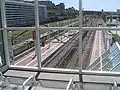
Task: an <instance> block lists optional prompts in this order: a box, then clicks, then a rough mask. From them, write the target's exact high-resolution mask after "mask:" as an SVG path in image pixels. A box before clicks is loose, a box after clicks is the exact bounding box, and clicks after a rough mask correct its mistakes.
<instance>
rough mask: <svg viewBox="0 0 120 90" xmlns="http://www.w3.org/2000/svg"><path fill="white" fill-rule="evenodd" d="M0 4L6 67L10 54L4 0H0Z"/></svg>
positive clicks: (8, 63)
mask: <svg viewBox="0 0 120 90" xmlns="http://www.w3.org/2000/svg"><path fill="white" fill-rule="evenodd" d="M0 1H1V2H0V6H1V18H2V28H3V29H4V30H3V38H4V47H5V48H4V50H5V59H6V64H7V65H8V67H9V66H10V55H9V49H8V34H7V29H6V28H7V22H6V10H5V0H0Z"/></svg>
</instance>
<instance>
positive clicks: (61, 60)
mask: <svg viewBox="0 0 120 90" xmlns="http://www.w3.org/2000/svg"><path fill="white" fill-rule="evenodd" d="M87 33H88V32H84V33H83V38H85V36H86V35H87ZM78 40H79V34H78V33H77V34H75V35H74V36H73V37H72V38H71V39H70V40H69V41H68V42H67V43H66V44H64V45H63V46H62V47H61V48H60V49H59V50H57V51H56V52H55V53H54V54H53V55H52V56H51V57H50V58H48V59H46V60H44V62H42V66H43V67H56V68H65V67H66V66H67V64H68V63H69V62H70V61H71V58H72V57H73V55H74V53H76V50H77V48H76V47H78ZM83 46H84V45H83Z"/></svg>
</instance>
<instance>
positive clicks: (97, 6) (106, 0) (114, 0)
mask: <svg viewBox="0 0 120 90" xmlns="http://www.w3.org/2000/svg"><path fill="white" fill-rule="evenodd" d="M30 1H32V0H30ZM52 1H53V2H54V3H55V4H59V3H60V2H61V3H65V5H66V8H68V7H72V6H73V7H75V8H76V9H78V8H79V5H78V4H79V0H52ZM82 2H83V8H84V10H98V11H100V10H101V9H104V10H105V11H116V10H117V9H120V0H82Z"/></svg>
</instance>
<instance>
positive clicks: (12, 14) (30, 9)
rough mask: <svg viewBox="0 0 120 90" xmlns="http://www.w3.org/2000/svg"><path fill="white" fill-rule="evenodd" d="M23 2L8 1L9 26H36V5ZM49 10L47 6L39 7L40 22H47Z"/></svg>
mask: <svg viewBox="0 0 120 90" xmlns="http://www.w3.org/2000/svg"><path fill="white" fill-rule="evenodd" d="M19 1H22V0H14V1H13V0H11V1H10V0H6V3H5V6H6V18H7V25H8V26H34V25H35V14H34V5H33V4H32V3H27V2H19ZM46 12H47V8H46V6H45V5H39V18H40V22H44V21H46V18H47V13H46Z"/></svg>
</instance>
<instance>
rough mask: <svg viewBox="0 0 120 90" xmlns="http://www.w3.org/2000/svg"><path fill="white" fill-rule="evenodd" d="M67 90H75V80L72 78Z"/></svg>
mask: <svg viewBox="0 0 120 90" xmlns="http://www.w3.org/2000/svg"><path fill="white" fill-rule="evenodd" d="M66 90H74V87H73V79H72V78H71V79H70V81H69V83H68V85H67V88H66Z"/></svg>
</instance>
